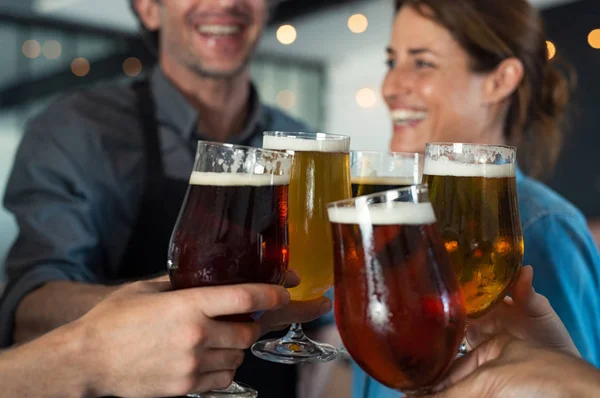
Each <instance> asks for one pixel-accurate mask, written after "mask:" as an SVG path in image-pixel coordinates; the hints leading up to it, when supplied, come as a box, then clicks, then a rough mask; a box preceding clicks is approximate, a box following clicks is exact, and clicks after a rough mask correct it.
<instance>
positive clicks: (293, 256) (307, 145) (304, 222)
mask: <svg viewBox="0 0 600 398" xmlns="http://www.w3.org/2000/svg"><path fill="white" fill-rule="evenodd" d="M283 134H285V133H283ZM349 146H350V138H348V137H344V136H334V135H326V134H317V135H316V139H315V137H313V139H306V138H298V137H290V136H285V135H282V136H277V135H265V136H264V141H263V147H264V148H267V149H274V150H287V151H290V152H293V153H294V160H293V164H292V170H291V173H290V187H289V200H288V205H289V207H288V229H289V249H290V253H289V267H290V268H292V269H294V270H295V271H296V272H298V273H299V274H300V277H301V278H302V281H301V283H300V285H299V286H298V287H296V288H293V289H290V294H291V297H292V300H312V299H315V298H317V297H320V296H322V295H323V294H324V293H325V292H326V291H327V290H329V289H330V288H331V287H332V286H333V249H332V246H331V227H330V226H329V219H328V217H327V204H328V203H330V202H335V201H338V200H342V199H348V198H350V197H351V191H350V156H349V153H348V151H349Z"/></svg>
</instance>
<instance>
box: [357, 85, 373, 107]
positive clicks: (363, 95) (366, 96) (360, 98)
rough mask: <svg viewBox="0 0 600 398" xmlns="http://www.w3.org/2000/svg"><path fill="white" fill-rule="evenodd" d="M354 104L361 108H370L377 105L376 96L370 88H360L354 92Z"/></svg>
mask: <svg viewBox="0 0 600 398" xmlns="http://www.w3.org/2000/svg"><path fill="white" fill-rule="evenodd" d="M356 103H357V104H358V106H360V107H361V108H372V107H374V106H375V104H376V103H377V95H375V91H373V90H372V89H370V88H361V89H360V90H358V91H357V92H356Z"/></svg>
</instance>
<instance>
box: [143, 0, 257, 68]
mask: <svg viewBox="0 0 600 398" xmlns="http://www.w3.org/2000/svg"><path fill="white" fill-rule="evenodd" d="M152 1H155V2H158V4H157V6H158V8H159V10H158V13H157V18H158V19H159V23H160V26H159V29H160V51H161V58H162V59H164V58H165V57H168V58H170V61H172V62H174V63H177V64H179V65H181V66H183V67H186V68H188V69H189V70H192V71H194V72H196V73H199V74H201V75H203V76H207V77H213V78H223V79H227V78H231V77H234V76H236V75H237V74H239V73H240V72H241V71H243V70H244V69H245V66H246V65H247V64H248V62H249V60H250V58H251V56H252V54H253V52H254V49H255V48H256V45H257V43H258V40H259V38H260V35H261V33H262V30H263V27H264V25H265V22H266V19H267V5H266V2H267V0H152Z"/></svg>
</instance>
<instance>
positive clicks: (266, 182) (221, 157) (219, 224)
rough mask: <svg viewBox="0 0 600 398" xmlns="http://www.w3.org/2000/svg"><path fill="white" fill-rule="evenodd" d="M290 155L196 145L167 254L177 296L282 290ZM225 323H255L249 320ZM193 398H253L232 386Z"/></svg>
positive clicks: (245, 390) (248, 317)
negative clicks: (267, 287)
mask: <svg viewBox="0 0 600 398" xmlns="http://www.w3.org/2000/svg"><path fill="white" fill-rule="evenodd" d="M291 165H292V156H291V155H289V154H287V153H282V152H277V151H269V150H262V149H257V148H250V147H243V146H237V145H230V144H221V143H213V142H203V141H200V142H198V149H197V153H196V159H195V164H194V169H193V171H192V174H191V176H190V180H189V186H188V191H187V194H186V196H185V199H184V201H183V204H182V208H181V211H180V213H179V217H178V219H177V222H176V224H175V228H174V231H173V234H172V236H171V242H170V245H169V253H168V270H169V276H170V280H171V284H172V286H173V288H174V289H185V288H192V287H203V286H218V285H231V284H238V283H270V284H278V285H281V284H282V283H283V280H284V276H285V272H286V271H287V268H288V231H287V207H288V205H287V203H288V186H289V177H290V176H289V173H290V168H291ZM226 320H231V321H237V322H247V321H252V320H253V316H252V314H240V315H237V316H232V317H227V318H226ZM189 396H190V397H200V398H208V397H217V396H218V397H228V396H229V397H256V396H257V393H256V391H255V390H253V389H251V388H250V387H248V386H243V385H241V384H237V383H235V382H234V383H233V384H232V385H231V386H230V387H229V388H228V389H226V390H223V391H215V392H209V393H202V394H192V395H189Z"/></svg>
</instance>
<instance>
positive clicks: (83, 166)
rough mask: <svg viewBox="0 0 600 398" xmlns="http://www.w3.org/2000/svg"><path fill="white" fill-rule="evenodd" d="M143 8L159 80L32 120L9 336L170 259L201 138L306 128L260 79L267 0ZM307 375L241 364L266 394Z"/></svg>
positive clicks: (4, 314) (192, 0) (22, 156)
mask: <svg viewBox="0 0 600 398" xmlns="http://www.w3.org/2000/svg"><path fill="white" fill-rule="evenodd" d="M124 1H125V0H124ZM132 6H133V8H134V10H135V12H136V14H137V16H138V17H139V20H140V22H141V25H142V27H143V31H144V33H145V35H146V36H147V37H148V39H149V40H148V41H149V43H151V44H152V45H153V46H154V49H155V50H156V54H157V56H158V61H159V62H158V66H157V67H156V68H155V69H154V70H153V71H151V74H150V76H149V78H148V79H147V80H143V81H138V82H135V83H133V84H131V83H130V84H126V85H114V86H104V87H99V88H92V89H86V90H79V91H77V92H74V93H69V94H67V95H65V96H63V97H62V98H60V99H58V100H57V101H55V102H54V103H52V104H51V105H50V106H49V107H47V108H46V109H45V110H44V111H43V112H42V113H41V114H39V115H38V116H36V117H35V118H33V119H32V120H31V121H30V122H29V123H28V125H27V128H26V133H25V135H24V137H23V141H22V143H21V145H20V148H19V150H18V153H17V155H16V158H15V163H14V167H13V171H12V174H11V176H10V180H9V183H8V186H7V190H6V196H5V206H6V208H7V209H8V210H9V211H10V212H11V213H12V214H13V215H14V216H15V218H16V220H17V222H18V224H19V227H20V233H19V236H18V238H17V240H16V242H15V244H14V245H13V247H12V249H11V251H10V253H9V255H8V258H7V260H6V261H7V270H8V277H9V284H8V287H7V289H6V291H5V292H4V295H3V297H2V301H1V302H0V317H1V319H0V343H1V344H0V345H3V346H8V345H10V344H12V343H13V342H16V343H20V342H24V341H28V340H31V339H33V338H35V337H37V336H40V335H42V334H44V333H46V332H48V331H50V330H52V329H55V328H57V327H59V326H61V325H63V324H65V323H68V322H70V321H72V320H74V319H77V318H79V317H80V316H82V315H83V314H85V313H86V312H87V311H88V310H89V309H90V308H92V307H93V306H94V305H96V304H97V303H98V302H100V301H101V300H102V299H103V298H104V297H106V296H107V295H108V294H109V293H110V292H112V291H114V290H115V289H116V288H117V286H118V285H119V284H120V283H122V282H124V281H131V280H138V279H142V278H146V277H148V276H150V275H154V274H159V273H164V272H165V271H166V253H167V247H168V242H169V238H170V234H171V231H172V229H173V225H174V223H175V219H176V217H177V214H178V212H179V207H180V205H181V202H182V199H183V196H184V194H185V191H186V189H187V181H188V178H189V175H190V172H191V170H192V167H193V162H194V155H195V149H196V142H197V140H199V139H203V140H212V141H222V142H230V143H235V144H243V145H252V146H260V145H261V143H262V132H263V131H265V130H291V131H301V130H306V126H304V125H303V124H302V123H300V122H298V121H296V120H294V119H292V118H290V117H289V116H286V115H285V114H283V113H281V112H280V111H278V110H275V109H273V108H270V107H268V106H265V105H263V104H261V102H260V99H259V97H258V94H257V92H256V90H255V88H254V87H253V85H252V84H251V81H250V77H249V62H250V59H251V58H252V55H253V54H254V50H255V48H256V46H257V43H258V41H259V38H260V36H261V33H262V31H263V29H264V27H265V23H266V21H267V18H268V13H269V10H268V8H269V7H268V3H267V1H266V0H176V1H175V0H133V2H132ZM149 354H150V353H149ZM295 378H296V375H295V368H294V367H288V366H283V365H280V366H278V365H275V364H271V363H268V362H265V361H260V360H257V359H256V358H254V357H253V356H251V355H247V356H246V359H245V362H244V364H243V365H242V367H241V368H240V369H239V372H238V375H237V376H236V380H239V381H244V382H247V383H248V384H251V385H252V386H254V387H256V388H257V389H258V390H259V391H260V394H261V397H263V398H268V397H277V398H280V397H286V398H287V397H293V396H294V395H295Z"/></svg>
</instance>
